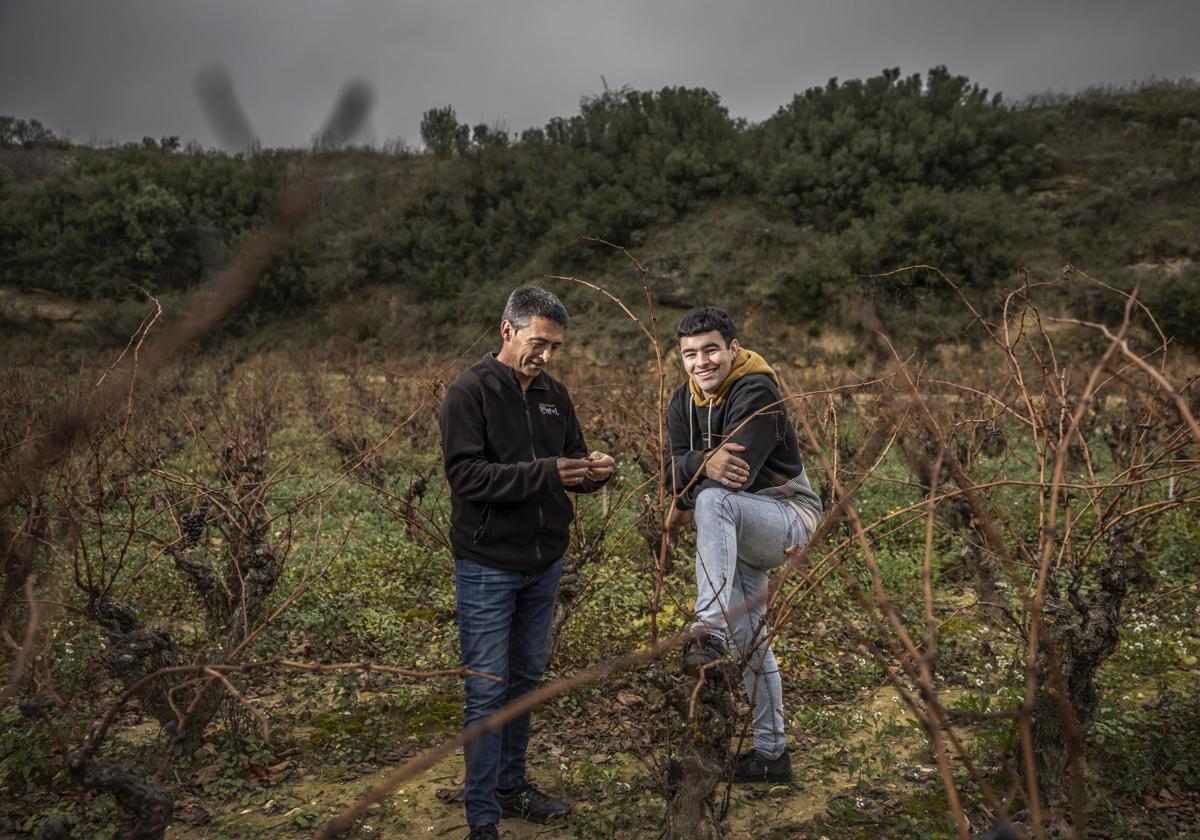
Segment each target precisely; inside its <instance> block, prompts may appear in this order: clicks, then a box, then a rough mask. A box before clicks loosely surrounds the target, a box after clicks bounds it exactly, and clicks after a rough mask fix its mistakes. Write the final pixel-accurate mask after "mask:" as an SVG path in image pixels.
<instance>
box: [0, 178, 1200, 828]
mask: <svg viewBox="0 0 1200 840" xmlns="http://www.w3.org/2000/svg"><path fill="white" fill-rule="evenodd" d="M302 186H303V185H301V187H302ZM283 206H284V209H285V211H287V209H288V208H289V206H290V205H288V204H287V199H286V198H285V200H284V204H283ZM283 218H284V221H283V222H278V223H276V224H280V225H286V224H287V219H288V216H287V213H286V212H285V213H284V214H283ZM283 235H285V233H281V232H280V230H273V229H271V228H269V227H268V228H267V229H265V231H264V232H263V233H262V234H261V236H260V238H258V239H255V240H253V241H251V242H250V244H249V245H248V246H247V249H246V251H245V252H244V253H243V254H242V256H241V257H240V258H239V259H238V260H236V261H235V262H234V267H233V268H232V269H230V270H229V271H228V272H227V273H226V274H224V275H221V276H220V277H218V278H217V279H216V280H215V281H214V295H213V296H212V297H211V298H200V299H199V300H198V302H197V303H196V304H194V306H195V308H194V309H193V310H192V311H191V312H190V313H188V314H187V315H186V316H185V317H182V318H180V317H172V313H167V314H166V315H164V314H163V312H162V311H161V309H160V308H158V307H157V301H155V300H154V299H153V298H148V299H147V302H146V303H145V304H144V312H143V320H142V321H141V324H140V325H139V326H138V328H137V331H136V332H135V333H134V334H133V335H132V336H131V337H130V339H129V343H128V345H127V346H126V347H124V349H123V350H119V351H117V352H115V353H113V354H112V357H111V358H94V359H92V360H91V364H89V365H87V366H86V367H85V369H82V370H81V369H66V368H65V367H63V366H62V365H59V364H55V363H54V362H53V360H49V361H47V362H46V363H44V364H38V363H37V362H36V360H33V359H29V360H27V361H26V362H23V363H22V364H19V365H13V366H11V367H9V368H7V369H6V370H5V371H4V373H3V377H4V380H3V383H2V385H0V392H2V393H3V395H4V396H3V401H2V403H0V412H2V413H3V423H0V434H2V435H3V439H2V440H0V459H2V461H3V468H4V474H3V482H4V483H3V499H2V501H3V508H2V510H0V537H2V538H3V542H2V545H3V551H4V555H3V559H4V567H3V580H2V583H3V591H2V592H0V598H2V600H0V621H2V622H3V629H4V637H3V638H4V643H5V644H4V649H5V651H6V653H5V660H4V666H5V672H4V673H5V680H4V687H3V689H2V691H3V694H2V695H0V697H2V704H0V717H2V718H3V726H2V727H0V739H2V743H3V749H0V784H2V787H0V821H2V822H0V826H2V828H0V833H4V834H6V835H8V834H11V835H13V836H28V837H44V838H50V837H68V836H75V837H161V836H163V833H164V831H165V836H167V837H176V838H200V837H260V836H276V835H279V834H284V833H294V834H298V835H300V836H306V835H313V836H320V837H330V836H335V835H337V834H339V833H340V832H351V833H353V834H354V835H355V836H363V837H369V836H378V837H410V836H411V837H415V836H458V834H459V833H461V832H463V831H465V827H464V822H463V816H462V807H461V804H460V801H461V800H460V797H461V784H462V759H461V746H462V744H461V736H460V732H459V729H460V726H461V714H462V679H461V673H460V671H459V662H458V645H457V630H456V624H455V599H454V591H453V564H452V559H451V555H450V552H449V543H448V537H447V529H448V515H449V499H448V495H447V489H446V485H445V480H444V477H443V473H442V469H441V459H440V452H439V446H438V428H437V412H438V408H439V405H440V402H441V398H442V396H443V394H444V392H445V388H446V386H447V383H448V382H450V381H453V379H454V377H455V376H457V374H458V373H459V372H460V371H461V370H462V369H463V368H465V367H466V366H468V365H470V364H473V363H474V362H475V361H476V360H477V359H478V358H479V357H480V356H481V355H482V354H483V353H484V352H485V351H487V350H489V349H493V348H492V344H493V342H494V340H495V339H494V336H493V330H492V329H491V328H489V327H488V325H487V324H486V323H483V322H481V323H480V324H479V328H480V331H481V333H482V337H481V339H480V340H479V341H477V342H476V343H475V344H474V345H468V344H464V345H463V346H454V347H450V348H442V350H441V351H440V352H422V353H409V352H406V351H405V349H404V348H403V347H392V348H389V349H386V350H380V351H376V352H369V353H363V352H355V351H354V350H346V349H344V348H333V349H292V350H289V351H288V352H282V351H277V352H272V351H269V350H262V349H247V348H241V349H239V348H238V346H237V345H236V343H235V344H230V345H228V346H224V347H218V348H216V349H213V350H210V351H209V352H207V353H205V354H203V355H200V356H194V350H192V349H189V348H194V346H195V345H194V344H189V342H190V341H192V340H194V339H195V338H197V337H198V336H199V335H202V334H203V333H204V331H205V330H206V329H207V328H208V325H209V324H211V323H213V322H214V321H215V320H216V319H217V318H219V316H220V309H221V307H222V306H223V305H225V304H223V303H222V298H221V295H222V294H224V295H226V300H227V301H235V300H236V297H237V295H238V294H241V293H244V291H245V288H246V287H247V285H248V284H252V282H253V278H254V276H255V274H254V271H255V269H256V266H260V265H262V264H263V263H264V260H266V259H267V256H268V255H269V253H270V252H271V249H272V248H274V247H276V246H277V245H278V241H277V239H274V238H272V237H278V236H283ZM255 249H259V250H255ZM603 254H604V256H603V257H602V258H603V259H606V260H612V261H614V263H615V264H616V265H617V266H618V267H617V269H616V270H614V271H613V273H614V274H615V276H616V277H617V278H618V280H617V281H615V282H614V283H612V284H610V285H608V286H604V287H601V286H599V285H598V284H594V283H591V282H589V281H587V280H586V279H584V278H579V279H573V278H566V277H562V278H554V279H547V280H546V281H543V282H545V283H546V284H547V285H551V284H559V285H560V286H564V287H570V288H573V289H575V290H576V291H577V293H581V294H582V293H587V294H589V295H592V296H594V298H595V299H596V305H595V307H594V308H593V309H592V310H589V311H588V313H587V314H586V315H585V316H584V317H581V318H578V319H576V320H575V321H573V322H572V325H571V328H570V331H569V339H568V345H567V351H566V352H565V353H564V358H562V359H559V360H556V363H555V370H554V373H555V375H556V376H557V377H558V378H560V379H562V380H563V381H564V382H565V383H566V384H567V386H568V387H569V388H570V389H571V392H572V396H573V398H574V400H575V402H576V405H577V407H578V410H579V414H580V418H581V421H582V422H583V424H584V432H585V435H586V436H587V439H588V442H589V444H591V445H593V446H599V447H600V448H602V449H604V450H605V451H607V452H610V453H612V454H613V455H614V456H615V457H616V459H617V471H616V473H615V476H614V478H613V480H612V481H611V482H610V483H609V484H608V485H607V486H606V488H605V490H604V492H603V493H599V494H595V495H593V496H589V497H581V498H580V499H579V500H578V503H577V506H576V511H575V521H574V525H573V537H572V544H571V548H570V551H569V553H568V555H567V557H566V560H565V568H564V577H563V585H562V587H561V590H560V593H559V599H558V605H557V613H556V616H555V622H554V628H553V639H552V656H551V663H550V670H549V673H548V676H547V681H546V685H545V686H544V688H543V689H542V690H540V691H539V692H538V694H537V696H535V697H531V698H527V699H526V700H525V701H524V702H526V703H527V704H529V705H534V704H536V708H537V713H536V714H535V718H534V719H535V730H534V736H533V742H532V744H531V748H530V756H531V761H532V765H533V766H532V773H533V774H534V775H535V776H536V777H537V778H538V779H539V780H541V781H542V783H543V785H544V786H545V787H546V788H548V789H549V790H551V791H552V792H553V793H555V795H557V796H560V797H562V798H564V799H566V800H568V801H571V802H573V803H575V806H576V807H575V813H574V814H573V815H572V816H571V817H570V818H569V819H568V820H567V821H566V822H564V823H562V824H560V825H558V826H555V827H553V828H550V829H537V830H533V829H531V828H529V827H525V826H522V825H517V824H511V825H510V822H511V821H506V823H505V824H504V826H503V831H504V832H505V833H504V834H503V835H502V836H512V837H535V836H536V837H578V838H585V837H594V838H604V837H654V836H666V837H678V838H685V837H686V838H690V837H718V836H730V837H746V838H749V837H780V838H782V837H812V838H818V837H828V838H857V837H864V838H866V837H913V838H916V837H947V838H950V837H962V838H968V837H975V836H983V834H984V832H986V831H988V830H992V829H993V827H994V826H1000V825H1002V824H1005V823H1008V824H1011V826H1012V827H1013V828H1014V830H1015V831H1017V832H1019V836H1030V837H1083V836H1089V837H1179V836H1193V835H1195V836H1200V758H1198V756H1200V742H1198V741H1197V738H1198V737H1200V736H1198V735H1197V733H1198V732H1200V705H1198V704H1200V694H1198V693H1197V688H1196V674H1197V671H1198V664H1197V661H1198V657H1200V634H1198V633H1197V630H1196V628H1197V627H1198V626H1200V596H1198V592H1197V579H1196V573H1195V564H1194V558H1195V556H1196V554H1197V550H1198V549H1200V517H1198V515H1197V506H1196V502H1197V500H1198V498H1200V496H1198V492H1200V484H1198V482H1197V468H1198V466H1200V461H1198V460H1197V459H1198V457H1200V425H1198V423H1197V419H1196V414H1197V413H1200V400H1198V399H1197V396H1196V391H1195V374H1194V371H1195V366H1194V365H1195V363H1194V360H1193V359H1191V358H1189V357H1188V356H1187V355H1186V353H1185V352H1183V351H1181V350H1180V349H1178V348H1177V347H1175V345H1174V344H1173V343H1172V342H1169V341H1168V340H1167V339H1166V338H1165V337H1164V336H1163V335H1162V333H1161V332H1160V331H1159V329H1158V322H1157V321H1156V319H1155V316H1154V313H1152V312H1151V311H1150V310H1149V309H1147V308H1146V307H1145V306H1143V304H1142V303H1141V302H1140V301H1139V300H1138V298H1137V296H1136V295H1135V294H1129V293H1127V292H1125V291H1122V290H1120V289H1117V288H1114V287H1112V286H1109V285H1108V284H1106V283H1104V282H1102V280H1101V279H1098V278H1093V277H1090V276H1088V275H1087V274H1085V273H1083V272H1081V271H1078V270H1076V269H1074V268H1071V267H1069V266H1068V267H1067V268H1065V269H1064V270H1063V271H1062V272H1061V273H1060V274H1058V275H1056V276H1049V277H1028V276H1026V277H1025V278H1024V280H1023V282H1021V283H1020V284H1019V285H1015V286H1014V287H1013V288H1011V289H1008V290H1007V291H1006V292H1005V294H1004V295H1003V296H1002V297H1001V298H1000V303H999V305H997V306H994V307H985V306H983V305H982V304H981V303H980V302H979V301H977V300H974V299H973V298H972V296H971V294H970V293H969V291H968V290H963V289H959V288H958V287H957V285H956V283H955V282H954V280H953V278H952V277H949V276H947V275H945V274H943V273H942V272H940V271H938V270H937V269H933V268H929V267H925V266H921V267H916V268H907V269H901V270H900V271H899V272H898V273H897V275H896V276H898V277H904V278H909V279H912V278H916V279H919V280H920V282H921V283H924V284H928V285H930V286H933V285H936V286H939V287H941V288H942V290H943V293H945V294H946V295H947V296H950V297H952V298H953V299H954V300H955V301H956V304H955V305H956V306H958V307H959V308H960V310H961V311H960V313H959V315H960V322H961V323H962V324H965V325H966V327H965V328H964V330H963V337H962V340H961V342H959V343H957V344H953V345H948V346H947V345H941V346H939V347H938V348H937V349H936V351H929V352H923V353H922V352H920V351H919V350H918V349H917V348H916V347H915V346H900V345H899V344H897V345H893V343H892V340H891V336H892V335H893V333H892V330H891V329H889V327H890V325H889V324H887V323H884V322H883V320H881V318H880V317H879V316H878V315H874V314H872V318H873V320H871V322H870V323H868V324H867V327H868V332H866V333H865V334H866V335H868V336H870V338H868V339H866V342H867V343H866V344H865V345H864V346H857V347H854V348H843V352H842V353H841V355H840V356H839V354H838V353H836V352H833V351H831V350H828V348H826V349H825V350H823V351H821V352H819V353H818V352H817V350H816V348H815V347H809V346H805V345H804V344H803V343H801V344H799V345H797V346H788V345H785V344H779V343H777V344H775V345H773V346H772V347H771V348H770V355H771V356H772V361H773V364H774V366H775V368H776V370H777V371H778V372H779V373H780V375H781V379H782V380H783V382H784V384H785V386H786V389H785V399H786V400H787V401H788V403H789V407H788V408H789V413H790V416H791V417H792V420H793V422H794V424H795V426H796V431H797V434H798V438H799V440H800V441H801V446H802V448H803V457H804V461H805V463H806V465H807V468H808V472H809V474H810V476H811V477H812V481H813V485H814V488H816V489H818V491H819V492H820V494H821V496H822V499H823V501H824V504H825V516H824V518H823V519H822V521H821V525H820V529H819V531H818V533H817V535H816V537H815V538H814V539H813V540H812V541H811V542H810V543H809V544H808V545H807V546H806V547H804V548H803V549H801V550H797V551H795V552H794V553H793V555H792V556H791V557H790V559H789V562H788V563H787V565H786V566H785V567H784V568H783V569H782V570H781V571H779V572H777V573H776V574H775V575H774V577H773V583H772V590H771V591H772V596H771V603H770V606H769V616H770V620H771V632H772V634H773V640H772V644H773V647H774V649H775V652H776V654H777V656H778V659H779V662H780V667H781V670H782V678H783V681H784V685H785V697H786V698H787V702H788V706H787V708H786V713H787V728H788V734H789V740H790V746H791V750H792V762H793V766H794V767H795V768H796V780H795V782H794V783H793V784H791V785H777V786H750V787H737V788H731V787H730V786H729V785H727V784H725V783H724V782H722V781H721V776H722V773H721V766H722V763H723V762H724V761H726V760H727V759H728V757H729V755H731V754H732V753H733V752H736V751H737V749H738V744H739V742H740V740H741V738H742V737H743V736H744V735H745V734H746V732H747V731H748V730H747V720H746V709H745V708H744V698H743V697H742V695H741V694H740V693H739V691H737V688H738V687H737V685H736V680H732V681H730V680H724V679H722V678H720V677H719V676H716V677H713V678H712V679H706V680H702V681H701V682H700V683H699V684H697V682H696V681H695V680H691V679H689V678H686V677H683V676H682V675H681V673H680V670H679V648H680V645H681V644H682V642H683V639H684V632H685V631H686V629H687V627H688V626H689V624H690V614H691V611H692V608H693V599H694V597H695V593H694V579H693V578H692V577H691V554H692V551H693V550H694V547H693V545H692V544H691V543H690V542H689V541H687V540H685V541H684V544H683V545H681V546H679V547H677V548H669V547H668V546H667V545H666V544H665V542H664V540H663V524H662V523H663V516H664V510H665V505H666V503H667V502H669V497H664V495H663V491H662V490H661V487H660V455H659V453H660V451H661V430H660V429H661V425H660V421H661V411H662V407H661V400H660V398H659V394H660V389H663V388H672V387H674V386H675V385H676V384H678V383H679V382H681V381H682V371H681V369H680V367H679V365H678V363H677V358H676V356H677V354H675V348H674V346H673V343H672V340H673V333H672V332H671V331H670V329H669V328H663V327H662V326H661V324H660V322H659V319H658V318H657V314H656V313H657V310H656V309H655V302H656V293H657V291H656V288H655V280H654V277H653V276H652V275H651V274H650V273H649V272H646V271H644V270H643V271H639V270H637V269H638V268H639V267H640V265H639V264H638V263H636V262H633V263H632V267H631V268H629V270H628V271H625V270H624V269H625V267H626V266H629V265H630V263H629V262H628V261H627V260H626V256H627V255H622V254H621V253H619V252H615V251H612V250H611V249H608V250H605V251H603ZM914 282H915V280H914ZM589 287H590V288H589ZM239 289H240V291H239ZM1083 295H1086V296H1088V297H1089V299H1096V298H1097V297H1101V296H1103V297H1105V298H1106V299H1107V298H1111V301H1110V302H1109V303H1108V304H1107V311H1111V312H1118V313H1121V315H1120V316H1119V317H1118V318H1116V319H1115V320H1111V321H1108V322H1106V323H1098V322H1091V321H1085V320H1080V319H1079V318H1078V317H1075V316H1073V315H1072V314H1071V313H1070V310H1069V309H1067V308H1064V306H1063V305H1062V302H1063V301H1064V300H1071V299H1072V298H1076V297H1078V296H1083ZM230 305H231V304H230ZM499 306H500V301H499V300H498V301H497V302H496V304H495V308H496V309H497V311H498V309H499ZM885 317H886V316H885ZM614 322H621V323H624V324H626V325H627V326H628V327H629V328H631V329H632V330H633V331H634V333H635V334H636V335H637V336H638V338H637V341H638V342H640V344H638V345H637V346H638V348H639V349H638V350H637V351H636V352H635V351H623V352H621V353H619V354H616V353H612V354H608V355H606V354H605V350H606V345H604V344H603V343H601V342H596V341H593V340H591V339H590V336H594V335H595V334H596V333H598V332H603V330H604V329H606V328H607V325H610V324H612V323H614ZM909 327H910V328H911V325H909ZM754 339H755V336H754V335H753V333H750V334H747V335H746V336H745V342H746V343H747V344H748V345H749V346H751V347H755V346H756V344H755V340H754ZM817 356H819V357H820V358H821V359H822V361H820V362H814V361H813V359H814V358H815V357H817ZM731 686H732V690H731ZM681 767H682V768H683V770H682V777H681V775H680V771H679V768H681ZM997 836H1000V835H997ZM1014 836H1018V835H1014Z"/></svg>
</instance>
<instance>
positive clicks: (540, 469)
mask: <svg viewBox="0 0 1200 840" xmlns="http://www.w3.org/2000/svg"><path fill="white" fill-rule="evenodd" d="M438 422H439V425H440V426H441V431H442V460H443V463H444V464H445V467H446V480H447V481H448V482H449V484H450V492H451V493H454V494H455V495H458V496H460V497H462V498H464V499H470V500H471V501H475V502H519V501H521V500H523V499H527V498H529V497H530V496H533V495H535V494H537V493H541V492H543V491H546V490H551V489H555V488H558V487H561V486H562V480H561V479H560V477H559V471H558V459H557V458H539V459H537V460H536V461H523V462H521V463H517V464H497V463H495V462H492V461H489V460H487V458H486V457H484V451H485V443H486V440H485V429H484V422H483V407H482V405H481V404H480V401H479V398H478V397H477V396H476V395H474V394H472V393H471V392H470V391H469V390H468V389H467V388H465V387H463V386H462V385H461V384H460V383H458V382H456V383H454V384H453V385H451V386H450V389H449V390H448V391H447V392H446V398H445V399H444V400H443V401H442V411H441V416H440V417H439V421H438Z"/></svg>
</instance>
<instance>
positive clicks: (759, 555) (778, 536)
mask: <svg viewBox="0 0 1200 840" xmlns="http://www.w3.org/2000/svg"><path fill="white" fill-rule="evenodd" d="M695 522H696V590H697V592H696V622H695V624H693V625H692V627H693V629H694V630H696V631H697V632H706V633H711V634H712V635H714V636H719V637H720V638H721V639H723V640H724V641H725V642H726V644H728V643H730V642H732V644H733V652H734V654H735V655H736V656H737V657H738V659H740V660H742V661H743V663H744V665H743V667H742V681H743V682H744V683H745V685H746V694H747V695H748V696H749V698H750V702H751V704H752V705H753V706H754V713H753V728H754V749H756V750H757V751H758V752H760V753H762V754H763V755H766V756H768V757H770V758H778V757H779V756H780V755H781V754H782V753H783V751H784V750H785V749H787V736H786V735H785V733H784V729H783V683H782V681H781V680H780V679H779V666H778V665H777V664H776V662H775V654H774V653H773V652H772V650H771V647H770V645H768V644H767V624H766V613H767V572H768V571H770V570H771V569H774V568H776V567H777V566H781V565H783V563H784V562H785V561H786V560H787V557H786V555H785V554H784V550H785V549H787V548H788V547H790V546H793V545H803V544H804V543H806V542H808V540H809V538H810V537H811V536H812V534H811V533H809V526H808V524H807V523H805V522H804V521H803V520H802V519H801V518H800V516H799V515H798V514H797V513H796V510H795V509H794V508H793V507H792V506H791V505H789V504H787V503H786V502H781V501H779V500H778V499H772V498H769V497H767V496H762V495H758V494H756V493H740V492H736V491H733V490H722V489H719V488H716V487H709V488H706V489H704V490H701V491H700V495H699V496H697V497H696V511H695Z"/></svg>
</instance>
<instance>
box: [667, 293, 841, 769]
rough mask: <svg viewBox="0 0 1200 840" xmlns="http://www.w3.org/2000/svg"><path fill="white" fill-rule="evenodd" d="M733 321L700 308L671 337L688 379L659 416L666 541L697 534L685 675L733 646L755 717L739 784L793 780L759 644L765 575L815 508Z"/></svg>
mask: <svg viewBox="0 0 1200 840" xmlns="http://www.w3.org/2000/svg"><path fill="white" fill-rule="evenodd" d="M735 335H736V333H735V327H734V323H733V319H732V318H730V317H729V315H728V314H726V313H725V312H723V311H722V310H720V309H714V308H712V307H700V308H698V309H693V310H691V311H690V312H688V313H687V314H686V315H684V316H683V318H682V319H680V321H679V325H678V327H677V328H676V336H677V338H678V340H679V351H680V354H681V355H682V356H683V366H684V368H685V369H686V370H687V373H688V381H687V382H686V383H685V384H684V385H682V386H680V388H679V390H678V391H676V392H675V394H674V396H673V397H672V398H671V402H670V404H669V406H668V407H667V437H668V441H667V444H668V452H667V453H666V460H665V462H664V463H665V464H666V469H667V470H668V471H669V473H670V474H669V475H668V476H667V486H668V487H671V488H672V489H673V490H674V493H675V502H674V505H673V506H672V510H671V514H670V517H669V519H668V523H667V525H668V532H669V538H670V539H671V541H672V542H674V539H675V535H676V533H677V531H678V529H679V528H680V527H682V526H684V525H686V524H688V523H689V522H690V521H692V520H693V518H694V522H695V526H696V588H697V597H696V622H695V623H694V624H693V625H692V630H693V634H694V637H693V640H692V641H691V642H689V644H688V646H687V647H686V648H685V649H684V656H683V669H684V672H685V673H688V674H690V675H691V676H698V675H699V674H700V672H701V671H702V670H703V669H704V668H705V666H707V665H709V664H711V663H713V662H716V661H718V660H720V659H723V658H724V657H725V654H726V651H727V647H728V645H729V644H730V643H731V642H732V643H733V644H734V646H735V652H736V654H737V656H738V658H739V660H741V661H742V662H743V668H742V676H743V680H744V682H745V684H746V691H747V693H748V694H749V696H750V700H751V703H752V705H753V707H754V710H753V724H754V726H753V728H754V748H753V749H751V750H749V751H748V752H746V753H745V754H743V755H741V756H739V757H738V760H737V763H736V764H735V766H734V770H733V779H734V781H737V782H753V781H772V782H786V781H790V780H791V777H792V769H791V760H790V759H789V757H788V753H787V738H786V735H785V733H784V717H783V696H782V684H781V681H780V679H779V668H778V666H777V665H776V663H775V655H774V654H773V653H772V652H771V648H770V646H769V645H768V644H767V642H766V636H767V631H766V617H765V616H766V604H767V572H768V571H769V570H771V569H773V568H775V567H777V566H780V565H782V564H783V563H784V561H785V560H786V559H787V557H786V554H785V550H786V549H787V548H788V547H790V546H793V545H802V544H804V543H806V542H808V540H809V538H810V537H811V536H812V533H813V531H815V530H816V525H817V520H818V519H819V517H820V514H821V502H820V499H819V497H818V496H817V494H816V493H814V492H813V490H812V487H811V486H810V485H809V483H808V477H807V476H806V475H805V473H804V465H803V464H802V463H801V462H800V451H799V447H798V445H797V441H796V432H795V430H794V429H793V428H792V425H791V423H789V422H788V417H787V409H786V407H785V404H784V402H783V395H782V394H781V393H780V390H779V380H778V377H777V376H776V375H775V371H773V370H772V369H771V367H770V365H768V364H767V363H766V361H764V360H763V358H762V357H761V356H759V355H758V354H757V353H754V352H753V351H750V350H747V349H745V348H743V347H741V346H740V345H739V344H738V341H737V338H736V337H735Z"/></svg>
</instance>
